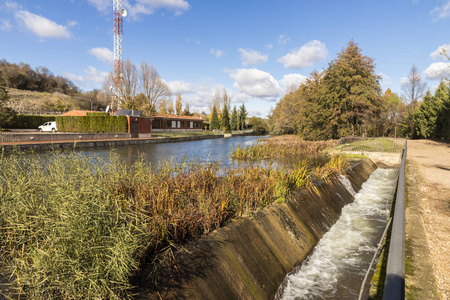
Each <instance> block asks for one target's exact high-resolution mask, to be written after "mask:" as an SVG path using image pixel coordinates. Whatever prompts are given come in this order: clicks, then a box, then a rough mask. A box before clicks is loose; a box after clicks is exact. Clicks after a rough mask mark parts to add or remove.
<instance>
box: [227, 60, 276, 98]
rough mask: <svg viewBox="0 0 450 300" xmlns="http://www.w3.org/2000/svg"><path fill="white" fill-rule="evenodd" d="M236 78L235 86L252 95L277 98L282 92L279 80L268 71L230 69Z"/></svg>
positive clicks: (230, 73)
mask: <svg viewBox="0 0 450 300" xmlns="http://www.w3.org/2000/svg"><path fill="white" fill-rule="evenodd" d="M228 73H229V75H230V77H231V78H232V79H233V80H234V84H233V86H234V87H235V88H236V89H237V90H238V91H239V92H242V93H244V94H247V95H248V96H251V97H260V98H266V99H267V100H269V101H270V100H275V99H276V97H278V96H279V95H280V94H281V88H280V85H279V84H278V81H276V80H275V78H273V77H272V75H270V74H269V73H267V72H264V71H261V70H258V69H255V68H253V69H235V70H229V71H228Z"/></svg>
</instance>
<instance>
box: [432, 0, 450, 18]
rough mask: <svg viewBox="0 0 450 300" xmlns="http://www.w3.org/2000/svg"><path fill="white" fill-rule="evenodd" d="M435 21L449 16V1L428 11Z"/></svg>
mask: <svg viewBox="0 0 450 300" xmlns="http://www.w3.org/2000/svg"><path fill="white" fill-rule="evenodd" d="M430 14H432V15H433V16H434V17H435V18H436V19H445V18H448V17H449V16H450V1H449V0H447V3H445V4H444V5H442V6H436V7H435V8H434V9H433V10H432V11H430Z"/></svg>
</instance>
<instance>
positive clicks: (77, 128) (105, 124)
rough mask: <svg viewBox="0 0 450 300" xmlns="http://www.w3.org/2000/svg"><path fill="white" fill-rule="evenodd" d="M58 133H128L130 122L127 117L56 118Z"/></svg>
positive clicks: (99, 115)
mask: <svg viewBox="0 0 450 300" xmlns="http://www.w3.org/2000/svg"><path fill="white" fill-rule="evenodd" d="M56 124H57V126H58V131H61V132H127V131H128V121H127V117H125V116H109V115H107V114H93V115H91V116H89V115H88V116H84V117H75V116H64V117H56Z"/></svg>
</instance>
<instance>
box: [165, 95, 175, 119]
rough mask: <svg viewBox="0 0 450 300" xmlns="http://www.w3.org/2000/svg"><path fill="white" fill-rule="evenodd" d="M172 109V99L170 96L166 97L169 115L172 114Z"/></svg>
mask: <svg viewBox="0 0 450 300" xmlns="http://www.w3.org/2000/svg"><path fill="white" fill-rule="evenodd" d="M174 112H175V111H174V110H173V100H172V97H168V98H167V113H168V114H169V115H173V114H174Z"/></svg>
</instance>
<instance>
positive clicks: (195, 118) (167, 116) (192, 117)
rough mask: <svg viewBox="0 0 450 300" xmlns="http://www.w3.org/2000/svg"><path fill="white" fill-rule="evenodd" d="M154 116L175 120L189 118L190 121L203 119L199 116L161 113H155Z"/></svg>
mask: <svg viewBox="0 0 450 300" xmlns="http://www.w3.org/2000/svg"><path fill="white" fill-rule="evenodd" d="M155 118H159V119H172V120H174V119H176V120H190V121H204V120H203V119H202V118H200V117H195V116H177V115H162V114H156V115H155Z"/></svg>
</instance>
